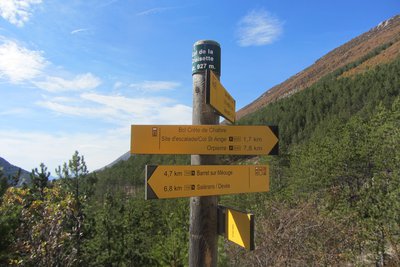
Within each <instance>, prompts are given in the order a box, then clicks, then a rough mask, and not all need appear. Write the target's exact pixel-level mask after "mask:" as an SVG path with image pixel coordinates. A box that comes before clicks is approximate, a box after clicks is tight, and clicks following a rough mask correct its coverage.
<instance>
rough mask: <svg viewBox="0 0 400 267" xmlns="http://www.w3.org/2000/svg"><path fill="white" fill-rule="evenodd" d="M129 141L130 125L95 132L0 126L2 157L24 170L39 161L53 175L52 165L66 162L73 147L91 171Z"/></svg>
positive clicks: (124, 148) (121, 150) (123, 149)
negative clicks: (48, 131)
mask: <svg viewBox="0 0 400 267" xmlns="http://www.w3.org/2000/svg"><path fill="white" fill-rule="evenodd" d="M129 143H130V125H126V126H125V127H124V128H118V129H114V130H109V131H104V132H98V133H95V134H88V133H71V134H69V133H54V134H50V133H43V132H26V131H16V130H14V131H6V130H1V129H0V148H1V153H2V155H1V156H2V157H4V158H5V159H6V160H7V161H9V162H10V163H12V164H14V165H17V166H19V167H21V168H24V169H26V170H27V171H30V170H31V169H32V168H37V167H39V164H40V163H41V162H43V163H44V164H46V166H47V167H48V170H49V171H50V172H51V173H52V175H53V176H56V174H55V171H54V170H55V168H56V167H57V166H59V165H62V164H63V163H64V162H68V160H69V159H71V156H72V154H73V153H74V152H75V151H76V150H77V151H79V153H80V154H81V155H84V156H85V161H86V164H87V166H88V168H89V170H91V171H93V170H96V169H99V168H101V167H104V166H105V165H107V164H109V163H111V162H112V161H113V160H115V159H117V158H118V157H119V156H121V155H122V154H124V153H125V152H127V151H129ZM16 147H18V149H15V148H16Z"/></svg>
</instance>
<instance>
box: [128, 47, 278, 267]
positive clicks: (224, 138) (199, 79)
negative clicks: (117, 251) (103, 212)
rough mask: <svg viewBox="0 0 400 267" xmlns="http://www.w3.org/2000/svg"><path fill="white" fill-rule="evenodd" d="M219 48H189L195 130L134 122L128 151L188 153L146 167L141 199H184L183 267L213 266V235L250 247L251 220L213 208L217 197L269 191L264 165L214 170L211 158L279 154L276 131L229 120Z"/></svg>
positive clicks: (247, 215)
mask: <svg viewBox="0 0 400 267" xmlns="http://www.w3.org/2000/svg"><path fill="white" fill-rule="evenodd" d="M220 75H221V48H220V46H219V44H218V43H217V42H215V41H209V40H206V41H198V42H196V43H195V44H194V46H193V52H192V76H193V116H192V124H193V125H132V127H131V132H132V134H131V153H132V154H189V155H191V165H189V166H164V165H147V166H146V178H145V179H146V180H145V184H146V199H160V198H178V197H190V227H189V238H190V242H189V266H192V267H194V266H216V265H217V237H218V236H217V234H220V235H223V236H224V237H226V239H227V240H229V241H231V242H233V243H235V244H238V245H239V246H242V247H243V248H245V249H248V250H253V249H254V215H253V214H252V213H248V212H243V211H238V210H235V209H232V208H227V207H223V206H218V198H217V195H224V194H238V193H249V192H267V191H268V190H269V167H268V166H267V165H219V164H218V158H217V157H216V155H277V154H278V147H279V137H278V129H277V127H276V126H266V125H259V126H254V125H246V126H244V125H241V126H235V125H219V116H218V115H221V116H223V117H225V118H226V119H227V120H229V121H230V122H232V123H234V122H235V119H236V116H235V115H236V112H235V108H236V103H235V100H234V99H233V97H232V96H231V95H230V94H229V93H228V91H227V90H226V89H225V88H224V86H223V85H222V84H221V82H220V81H219V76H220Z"/></svg>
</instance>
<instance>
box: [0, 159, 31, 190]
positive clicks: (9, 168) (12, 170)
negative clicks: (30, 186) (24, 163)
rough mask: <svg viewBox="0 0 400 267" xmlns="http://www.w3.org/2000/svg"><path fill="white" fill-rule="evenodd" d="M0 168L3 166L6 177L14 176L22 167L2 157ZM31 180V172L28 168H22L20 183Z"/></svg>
mask: <svg viewBox="0 0 400 267" xmlns="http://www.w3.org/2000/svg"><path fill="white" fill-rule="evenodd" d="M0 168H3V173H4V175H5V176H6V177H12V176H14V175H16V174H17V173H18V170H19V169H21V168H19V167H17V166H14V165H12V164H11V163H9V162H8V161H7V160H5V159H3V158H2V157H0ZM29 181H30V174H29V172H27V171H26V170H23V169H21V177H20V180H19V183H18V185H21V184H22V183H24V182H25V183H29Z"/></svg>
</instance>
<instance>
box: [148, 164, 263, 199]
mask: <svg viewBox="0 0 400 267" xmlns="http://www.w3.org/2000/svg"><path fill="white" fill-rule="evenodd" d="M267 191H269V168H268V165H194V166H191V165H188V166H186V165H178V166H173V165H168V166H165V165H160V166H156V165H147V166H146V199H157V198H179V197H197V196H212V195H226V194H238V193H249V192H267Z"/></svg>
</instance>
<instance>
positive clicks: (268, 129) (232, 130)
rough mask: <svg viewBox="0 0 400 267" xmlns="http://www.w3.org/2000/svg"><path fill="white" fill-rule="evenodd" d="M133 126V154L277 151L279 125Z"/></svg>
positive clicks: (232, 153)
mask: <svg viewBox="0 0 400 267" xmlns="http://www.w3.org/2000/svg"><path fill="white" fill-rule="evenodd" d="M131 130H132V135H131V154H188V155H277V154H278V143H279V142H278V141H279V140H278V132H277V131H278V129H277V127H276V126H264V125H262V126H261V125H260V126H258V125H257V126H254V125H239V126H232V125H230V126H227V125H132V128H131Z"/></svg>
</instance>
